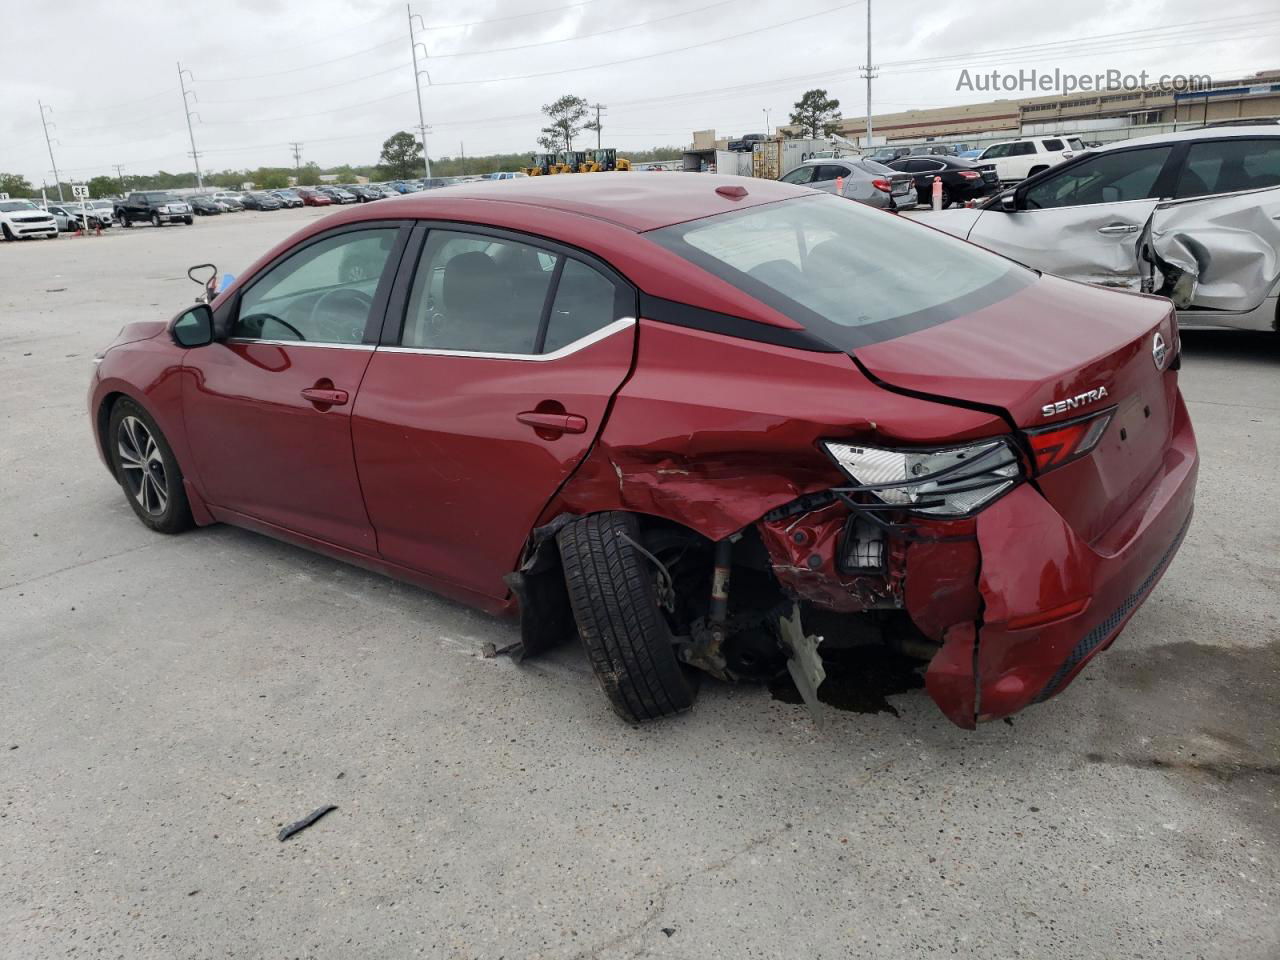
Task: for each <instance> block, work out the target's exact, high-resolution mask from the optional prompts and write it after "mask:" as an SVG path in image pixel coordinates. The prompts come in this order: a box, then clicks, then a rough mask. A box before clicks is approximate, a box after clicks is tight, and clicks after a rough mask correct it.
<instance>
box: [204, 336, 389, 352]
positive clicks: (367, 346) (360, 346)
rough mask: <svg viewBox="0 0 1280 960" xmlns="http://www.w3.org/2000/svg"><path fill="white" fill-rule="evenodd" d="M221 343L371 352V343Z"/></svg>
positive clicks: (229, 340)
mask: <svg viewBox="0 0 1280 960" xmlns="http://www.w3.org/2000/svg"><path fill="white" fill-rule="evenodd" d="M222 342H223V343H261V344H265V345H266V346H269V347H324V348H325V349H326V350H363V351H365V352H371V351H372V350H373V349H374V345H373V344H372V343H318V342H316V341H314V340H255V339H253V338H252V337H228V338H227V339H226V340H223V341H222Z"/></svg>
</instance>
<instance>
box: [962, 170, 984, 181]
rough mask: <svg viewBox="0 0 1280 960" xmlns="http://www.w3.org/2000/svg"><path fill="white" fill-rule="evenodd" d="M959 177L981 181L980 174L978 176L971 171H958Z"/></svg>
mask: <svg viewBox="0 0 1280 960" xmlns="http://www.w3.org/2000/svg"><path fill="white" fill-rule="evenodd" d="M960 176H962V177H964V178H965V179H966V180H981V179H982V174H980V173H976V172H975V171H973V170H961V171H960Z"/></svg>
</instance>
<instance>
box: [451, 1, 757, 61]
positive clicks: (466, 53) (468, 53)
mask: <svg viewBox="0 0 1280 960" xmlns="http://www.w3.org/2000/svg"><path fill="white" fill-rule="evenodd" d="M736 2H737V0H715V3H708V4H706V5H705V6H701V7H694V8H693V9H692V10H681V11H679V12H677V13H669V14H667V15H666V16H665V17H654V18H653V19H652V20H644V21H642V22H641V23H628V24H626V25H624V26H621V27H610V28H609V29H608V30H597V31H596V32H595V33H579V34H575V35H574V36H572V37H561V38H560V39H559V40H539V41H537V42H536V43H521V44H518V45H516V46H514V47H493V48H491V49H489V50H463V51H460V52H458V53H437V54H434V55H433V56H432V57H431V59H432V60H448V59H452V58H454V57H479V56H483V55H485V54H488V53H510V52H512V51H513V50H532V49H533V48H534V47H550V46H554V45H555V44H558V43H571V42H573V41H574V40H590V39H591V38H592V37H604V36H608V35H609V34H611V33H621V32H623V31H624V30H636V29H639V28H640V27H648V26H651V25H653V24H655V23H664V22H666V21H667V20H675V19H676V18H677V17H689V16H692V15H693V14H695V13H702V12H704V11H706V10H710V9H712V8H713V7H723V6H725V5H726V4H729V3H736Z"/></svg>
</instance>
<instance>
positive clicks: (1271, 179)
mask: <svg viewBox="0 0 1280 960" xmlns="http://www.w3.org/2000/svg"><path fill="white" fill-rule="evenodd" d="M1174 196H1175V199H1174V200H1172V201H1170V202H1167V203H1162V204H1160V206H1159V207H1157V208H1156V211H1155V214H1154V216H1153V217H1152V218H1151V223H1150V226H1149V229H1148V234H1147V236H1146V238H1145V240H1144V242H1145V244H1146V245H1147V247H1148V250H1149V253H1150V257H1149V259H1150V261H1151V262H1152V264H1153V265H1154V267H1155V268H1156V269H1158V270H1159V271H1160V274H1161V276H1160V277H1159V278H1156V277H1153V278H1152V280H1153V282H1152V288H1153V289H1156V290H1158V291H1159V292H1160V293H1163V294H1165V295H1166V296H1170V297H1172V298H1173V300H1174V303H1175V304H1176V305H1177V306H1178V307H1179V308H1188V307H1190V308H1192V309H1204V310H1225V311H1231V312H1243V311H1248V310H1254V309H1256V308H1257V307H1259V306H1260V305H1261V304H1262V302H1263V301H1264V300H1265V299H1266V298H1267V296H1268V295H1269V294H1271V293H1273V292H1274V291H1275V290H1276V287H1277V284H1278V283H1280V256H1277V251H1280V137H1256V138H1255V137H1232V138H1223V139H1221V140H1195V141H1192V142H1191V143H1190V144H1189V145H1188V148H1187V152H1186V159H1185V161H1184V163H1183V165H1182V169H1181V171H1180V172H1179V173H1178V178H1177V186H1176V187H1175V189H1174Z"/></svg>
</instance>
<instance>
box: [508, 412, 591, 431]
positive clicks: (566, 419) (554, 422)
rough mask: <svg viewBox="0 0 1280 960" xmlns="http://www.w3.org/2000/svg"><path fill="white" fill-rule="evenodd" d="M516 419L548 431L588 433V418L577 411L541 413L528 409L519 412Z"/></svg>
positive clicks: (529, 425)
mask: <svg viewBox="0 0 1280 960" xmlns="http://www.w3.org/2000/svg"><path fill="white" fill-rule="evenodd" d="M516 419H517V420H519V421H520V422H521V423H523V424H524V425H525V426H526V427H533V429H534V430H539V431H545V432H547V433H586V432H587V418H586V417H580V416H578V415H577V414H576V413H540V412H539V411H537V410H526V411H525V412H524V413H517V414H516Z"/></svg>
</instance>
